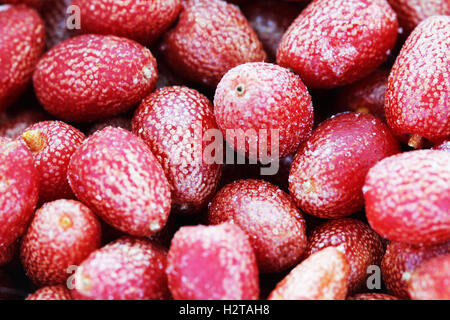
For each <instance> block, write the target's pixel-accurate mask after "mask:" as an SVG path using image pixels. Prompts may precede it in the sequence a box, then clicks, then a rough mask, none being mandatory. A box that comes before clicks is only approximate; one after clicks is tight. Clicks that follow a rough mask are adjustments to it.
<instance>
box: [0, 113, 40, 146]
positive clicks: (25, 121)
mask: <svg viewBox="0 0 450 320" xmlns="http://www.w3.org/2000/svg"><path fill="white" fill-rule="evenodd" d="M47 119H48V115H47V114H46V113H45V112H44V111H42V110H40V109H34V108H9V109H8V110H6V111H4V112H1V113H0V136H4V137H9V138H13V139H15V138H18V137H19V136H20V134H21V133H22V132H23V130H25V129H26V128H27V127H29V126H31V125H32V124H35V123H36V122H39V121H44V120H47Z"/></svg>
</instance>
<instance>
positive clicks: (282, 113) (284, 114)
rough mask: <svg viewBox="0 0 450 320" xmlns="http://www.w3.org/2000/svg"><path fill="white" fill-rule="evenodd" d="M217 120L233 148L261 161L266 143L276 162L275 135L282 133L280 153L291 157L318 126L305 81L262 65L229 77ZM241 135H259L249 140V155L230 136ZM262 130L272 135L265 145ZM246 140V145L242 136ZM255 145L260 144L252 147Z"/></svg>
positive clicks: (222, 86)
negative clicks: (275, 131)
mask: <svg viewBox="0 0 450 320" xmlns="http://www.w3.org/2000/svg"><path fill="white" fill-rule="evenodd" d="M214 114H215V116H216V120H217V124H218V125H219V127H220V129H221V130H222V133H223V135H224V137H225V138H226V139H227V142H228V143H229V144H230V146H232V147H233V148H234V149H235V150H236V151H238V152H239V153H241V154H246V155H247V156H248V157H249V158H255V157H257V158H258V159H259V160H261V157H260V154H259V153H258V146H259V144H260V143H262V144H263V145H262V146H263V147H264V148H267V154H268V155H269V157H270V158H271V159H276V158H277V155H274V154H272V153H271V148H272V143H273V142H272V141H271V139H273V138H272V133H271V131H270V130H272V129H274V130H279V145H278V148H277V149H278V152H279V157H285V156H287V155H289V154H292V153H294V152H295V151H296V150H297V149H298V147H299V145H300V144H301V143H302V142H303V141H305V140H306V139H307V138H308V137H309V135H310V134H311V130H312V126H313V121H314V115H313V107H312V102H311V96H310V95H309V93H308V89H307V88H306V87H305V85H304V84H303V82H302V80H301V79H300V77H298V76H297V75H295V74H294V73H292V72H290V71H289V70H287V69H284V68H282V67H279V66H277V65H274V64H269V63H259V62H255V63H246V64H243V65H240V66H238V67H236V68H233V69H231V70H230V71H228V72H227V73H226V75H225V76H224V77H223V78H222V80H221V81H220V83H219V85H218V86H217V89H216V94H215V97H214ZM236 129H242V130H243V132H246V131H247V130H249V129H253V130H255V132H256V136H255V134H252V135H251V136H248V135H246V137H245V141H246V143H245V150H244V149H243V148H242V144H240V143H237V142H236V141H235V139H230V137H228V135H227V133H226V131H227V130H236ZM261 129H266V131H267V140H268V141H267V143H265V142H261V139H263V137H262V135H263V133H261V132H260V130H261ZM236 134H237V135H238V136H239V134H238V133H237V132H236ZM240 136H241V137H240V139H244V137H242V134H241V135H240ZM252 140H255V142H256V141H257V142H256V143H252ZM240 145H241V147H240ZM259 152H261V150H259ZM265 154H266V152H263V155H265Z"/></svg>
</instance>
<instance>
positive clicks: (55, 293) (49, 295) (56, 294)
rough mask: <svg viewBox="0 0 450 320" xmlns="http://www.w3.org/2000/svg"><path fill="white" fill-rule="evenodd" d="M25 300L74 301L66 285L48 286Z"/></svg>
mask: <svg viewBox="0 0 450 320" xmlns="http://www.w3.org/2000/svg"><path fill="white" fill-rule="evenodd" d="M25 300H57V301H62V300H72V297H71V296H70V290H69V289H67V287H66V286H65V285H56V286H48V287H43V288H40V289H38V290H37V291H36V292H34V293H32V294H30V295H29V296H28V297H27V298H26V299H25Z"/></svg>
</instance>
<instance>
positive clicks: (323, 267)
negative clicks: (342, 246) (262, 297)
mask: <svg viewBox="0 0 450 320" xmlns="http://www.w3.org/2000/svg"><path fill="white" fill-rule="evenodd" d="M349 275H350V266H349V264H348V262H347V259H346V258H345V255H344V254H343V253H342V252H340V251H339V250H338V249H336V248H334V247H328V248H325V249H323V250H321V251H319V252H316V253H315V254H313V255H311V256H310V257H309V258H307V259H306V260H304V261H303V262H302V263H300V264H299V265H298V266H296V267H295V268H294V269H293V270H292V271H291V272H290V273H289V274H288V275H287V276H286V277H285V278H284V279H283V280H282V281H281V282H280V283H278V284H277V286H276V287H275V289H274V290H273V291H272V293H271V294H270V295H269V300H344V299H345V297H346V296H347V286H348V277H349Z"/></svg>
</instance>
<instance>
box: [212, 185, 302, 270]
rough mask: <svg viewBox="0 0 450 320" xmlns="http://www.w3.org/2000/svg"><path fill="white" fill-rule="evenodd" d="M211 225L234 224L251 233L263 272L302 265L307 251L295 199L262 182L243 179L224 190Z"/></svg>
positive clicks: (216, 201)
mask: <svg viewBox="0 0 450 320" xmlns="http://www.w3.org/2000/svg"><path fill="white" fill-rule="evenodd" d="M208 222H209V223H211V224H220V223H224V222H229V223H234V224H236V225H237V226H239V227H240V228H241V229H242V230H243V231H244V232H245V233H247V235H248V237H249V239H250V242H251V244H252V246H253V249H254V251H255V254H256V258H257V260H258V267H259V270H260V272H265V273H270V272H280V271H283V270H286V269H287V268H289V267H291V266H292V265H293V264H295V263H296V262H298V261H299V260H300V258H301V256H302V254H303V252H304V250H305V248H306V229H305V220H304V219H303V217H302V214H301V213H300V211H299V210H298V209H297V208H296V206H295V203H294V202H293V201H292V199H291V198H290V197H289V195H287V194H286V193H284V192H283V191H281V190H280V189H279V188H278V187H276V186H274V185H272V184H270V183H268V182H265V181H262V180H252V179H249V180H239V181H236V182H233V183H231V184H229V185H227V186H225V187H224V188H223V189H221V190H220V191H219V192H218V193H217V194H216V196H215V197H214V199H213V200H212V202H211V204H210V206H209V210H208Z"/></svg>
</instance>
